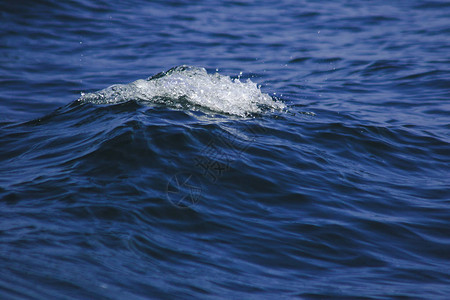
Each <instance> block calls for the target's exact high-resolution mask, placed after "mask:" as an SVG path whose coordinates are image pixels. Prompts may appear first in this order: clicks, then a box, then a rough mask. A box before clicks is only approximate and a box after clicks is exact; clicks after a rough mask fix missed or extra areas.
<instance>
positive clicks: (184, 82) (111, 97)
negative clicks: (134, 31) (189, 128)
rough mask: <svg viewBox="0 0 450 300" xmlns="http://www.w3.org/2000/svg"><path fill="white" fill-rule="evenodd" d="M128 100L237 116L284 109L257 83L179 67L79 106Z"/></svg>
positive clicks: (109, 90) (86, 99)
mask: <svg viewBox="0 0 450 300" xmlns="http://www.w3.org/2000/svg"><path fill="white" fill-rule="evenodd" d="M130 100H136V101H142V102H150V103H158V104H165V105H168V106H172V107H176V108H183V109H196V108H197V107H202V108H206V109H208V110H211V111H216V112H220V113H226V114H231V115H237V116H248V115H251V114H259V113H263V112H266V111H270V110H281V109H284V108H285V105H284V104H283V103H282V102H280V101H276V100H275V99H273V98H272V97H270V96H269V95H268V94H265V93H263V92H261V90H260V87H259V86H257V84H256V83H254V82H252V81H251V80H250V79H247V80H246V81H245V82H242V81H241V80H240V78H236V79H232V78H230V77H229V76H224V75H220V74H219V73H214V74H208V73H207V71H206V70H205V69H204V68H198V67H192V66H178V67H175V68H172V69H170V70H168V71H166V72H162V73H159V74H157V75H155V76H152V77H150V78H148V79H147V80H143V79H139V80H136V81H134V82H132V83H129V84H117V85H113V86H110V87H108V88H106V89H103V90H100V91H98V92H95V93H86V94H82V95H81V97H80V98H79V99H78V101H80V102H90V103H94V104H115V103H120V102H126V101H130Z"/></svg>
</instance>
